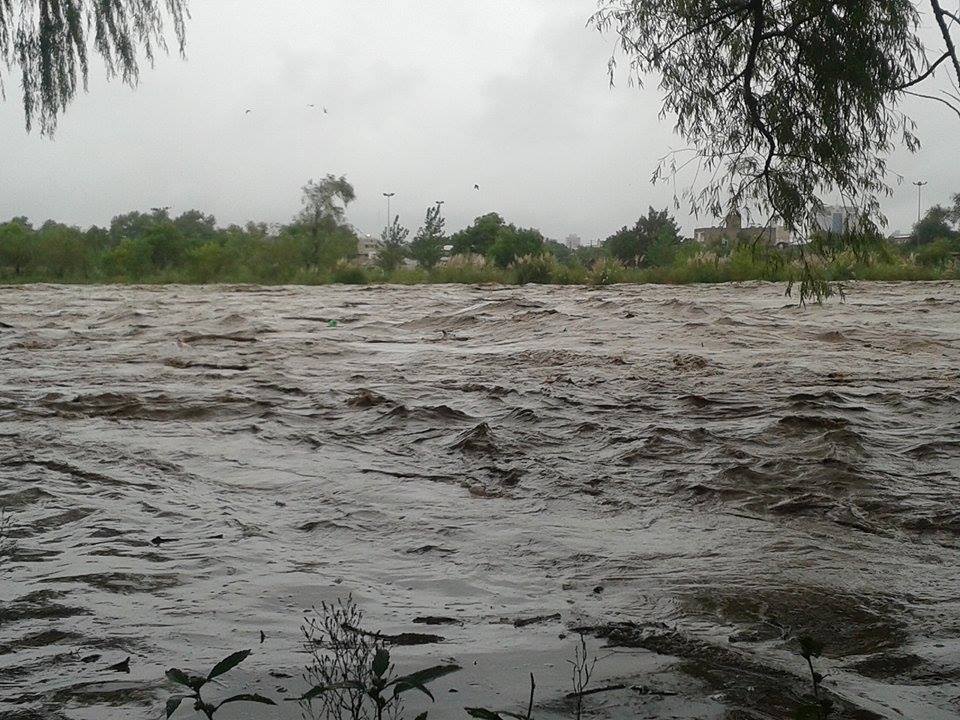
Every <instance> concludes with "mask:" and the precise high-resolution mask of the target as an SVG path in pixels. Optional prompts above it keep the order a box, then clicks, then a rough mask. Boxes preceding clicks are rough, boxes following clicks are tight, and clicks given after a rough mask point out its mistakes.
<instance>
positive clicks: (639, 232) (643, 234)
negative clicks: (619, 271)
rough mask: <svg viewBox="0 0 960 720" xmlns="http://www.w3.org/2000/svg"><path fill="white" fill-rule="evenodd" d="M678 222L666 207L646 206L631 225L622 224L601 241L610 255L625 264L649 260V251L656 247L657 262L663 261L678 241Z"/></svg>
mask: <svg viewBox="0 0 960 720" xmlns="http://www.w3.org/2000/svg"><path fill="white" fill-rule="evenodd" d="M679 239H680V226H679V225H677V222H676V220H674V219H673V218H672V217H671V216H670V213H669V212H668V211H667V210H654V209H653V208H652V207H651V208H649V209H648V210H647V214H646V217H641V218H640V219H639V220H637V223H636V224H635V225H634V226H633V227H632V228H628V227H623V228H621V229H620V230H618V231H617V232H616V233H614V234H613V235H611V236H610V237H608V238H607V239H606V241H605V242H604V247H605V248H606V251H607V253H608V254H610V256H611V257H614V258H616V259H617V260H619V261H620V262H622V263H624V264H625V265H631V266H634V267H639V266H641V265H650V264H653V262H652V261H653V258H651V257H650V255H651V251H652V250H654V249H655V250H656V251H657V253H656V254H657V258H656V261H657V263H660V262H663V261H664V259H665V257H667V256H668V255H669V254H670V249H671V248H672V247H673V246H674V245H676V243H677V242H679Z"/></svg>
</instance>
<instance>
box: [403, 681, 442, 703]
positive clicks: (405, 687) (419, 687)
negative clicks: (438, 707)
mask: <svg viewBox="0 0 960 720" xmlns="http://www.w3.org/2000/svg"><path fill="white" fill-rule="evenodd" d="M414 688H416V689H417V690H419V691H420V692H422V693H423V694H424V695H426V696H427V697H428V698H430V699H431V700H432V701H433V702H436V701H437V699H436V698H435V697H433V693H432V692H430V691H429V690H427V686H426V685H417V684H415V683H397V684H396V685H394V687H393V697H397V695H400V694H401V693H405V692H406V691H407V690H413V689H414Z"/></svg>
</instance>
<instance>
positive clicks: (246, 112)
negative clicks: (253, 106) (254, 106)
mask: <svg viewBox="0 0 960 720" xmlns="http://www.w3.org/2000/svg"><path fill="white" fill-rule="evenodd" d="M252 112H253V110H245V111H244V113H243V114H244V115H249V114H250V113H252Z"/></svg>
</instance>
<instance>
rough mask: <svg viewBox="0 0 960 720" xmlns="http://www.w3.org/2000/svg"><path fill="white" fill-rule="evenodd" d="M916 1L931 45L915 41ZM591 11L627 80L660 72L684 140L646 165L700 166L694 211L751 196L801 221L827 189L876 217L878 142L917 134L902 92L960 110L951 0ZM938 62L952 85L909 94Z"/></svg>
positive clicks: (768, 0)
mask: <svg viewBox="0 0 960 720" xmlns="http://www.w3.org/2000/svg"><path fill="white" fill-rule="evenodd" d="M921 8H925V9H927V10H929V11H931V12H932V14H933V19H934V20H935V23H936V27H937V31H938V34H939V36H940V41H941V42H940V45H939V47H938V48H937V49H936V50H932V49H928V47H927V46H926V45H925V44H924V42H922V40H921V37H920V28H921V22H922V16H921V12H920V10H921ZM593 22H594V24H595V25H596V26H597V27H598V28H600V29H601V30H612V31H614V32H616V33H617V35H618V37H619V51H620V52H621V53H623V55H624V56H626V58H627V59H628V63H629V68H630V76H631V79H632V80H635V81H637V82H642V79H643V75H644V74H645V73H649V72H652V73H655V74H658V75H659V77H660V87H661V88H662V90H663V93H664V96H665V97H664V104H663V110H664V112H667V113H670V114H673V115H675V116H676V118H677V120H676V130H677V132H678V133H679V134H680V135H682V136H683V137H684V138H686V139H687V140H688V142H689V143H690V145H691V146H692V148H691V150H690V151H689V157H684V156H682V155H679V156H678V155H676V154H674V155H670V156H668V157H666V158H665V159H664V162H663V163H661V166H660V168H659V169H658V171H657V173H656V174H655V178H663V177H665V176H667V175H671V174H674V173H675V172H677V171H679V170H680V169H681V168H683V167H686V166H687V165H693V166H694V167H695V168H698V169H699V172H698V174H697V176H698V177H701V178H709V179H708V180H706V182H705V183H704V184H702V185H699V186H697V185H694V186H693V187H691V188H690V189H689V190H688V191H686V193H685V197H686V198H687V199H688V200H689V201H690V203H691V205H692V208H693V209H694V210H695V211H709V212H711V213H712V214H714V215H716V216H721V215H722V214H723V213H724V212H725V211H726V210H727V209H729V208H730V207H731V206H733V207H748V208H750V207H752V208H754V209H755V210H757V211H759V213H760V214H761V216H762V217H764V216H765V217H773V216H774V215H776V216H779V217H780V218H782V220H783V222H784V223H785V224H786V226H787V227H788V228H789V229H791V230H793V231H795V232H798V233H800V234H806V233H809V232H810V231H812V229H813V228H814V227H815V226H816V215H817V211H818V210H819V209H820V208H821V207H822V204H823V203H822V200H821V198H822V196H823V194H824V193H826V192H836V193H838V194H839V195H840V196H841V197H842V198H843V201H844V204H846V205H849V206H853V207H855V208H857V209H858V210H859V211H860V213H862V215H863V216H865V217H867V218H871V219H874V220H880V219H881V218H880V213H879V197H880V196H882V195H884V194H886V193H889V186H888V184H887V182H886V178H885V176H886V169H887V165H886V159H885V158H886V155H887V154H888V153H889V151H890V150H891V149H893V147H894V146H895V145H896V144H899V143H902V144H903V145H905V146H906V147H907V148H909V149H910V150H912V151H915V150H916V149H917V148H918V147H919V139H918V138H917V137H916V135H915V134H914V125H913V122H912V121H911V120H910V119H909V118H908V117H907V116H906V115H904V113H903V112H902V111H901V110H900V104H901V102H902V100H903V99H904V97H905V96H907V95H922V96H928V97H931V98H934V99H936V100H938V101H940V102H941V103H946V104H947V105H949V106H950V107H951V108H952V109H953V110H955V111H956V112H957V114H958V115H960V61H958V56H957V49H956V41H955V37H953V36H952V35H951V33H956V27H957V24H958V23H960V11H958V10H953V11H951V10H947V9H945V8H944V7H943V3H942V2H941V0H600V6H599V10H598V12H597V13H596V15H595V16H594V18H593ZM616 63H617V57H616V56H614V57H613V58H612V59H611V64H610V70H611V81H612V80H613V76H614V72H615V68H616ZM939 69H946V70H947V73H948V78H949V79H950V82H951V84H952V85H953V88H952V91H950V90H945V91H938V90H936V89H932V90H929V92H930V93H938V94H936V95H932V94H930V95H928V93H927V92H924V93H920V92H919V90H920V89H921V88H922V87H923V86H924V85H925V84H926V83H928V82H929V81H930V79H931V78H932V77H933V76H934V75H935V73H936V72H937V71H938V70H939Z"/></svg>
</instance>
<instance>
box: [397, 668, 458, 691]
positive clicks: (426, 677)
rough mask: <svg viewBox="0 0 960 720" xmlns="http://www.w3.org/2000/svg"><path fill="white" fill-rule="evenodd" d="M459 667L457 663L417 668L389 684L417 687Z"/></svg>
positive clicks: (453, 671) (455, 670)
mask: <svg viewBox="0 0 960 720" xmlns="http://www.w3.org/2000/svg"><path fill="white" fill-rule="evenodd" d="M460 669H461V667H460V666H459V665H434V666H433V667H430V668H425V669H424V670H417V671H416V672H413V673H410V674H409V675H404V676H403V677H399V678H397V679H396V680H394V681H393V682H392V683H390V684H391V685H409V686H411V687H419V686H421V685H426V684H427V683H429V682H433V681H434V680H436V679H438V678H442V677H443V676H444V675H449V674H450V673H455V672H457V671H458V670H460ZM428 694H429V693H428Z"/></svg>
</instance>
